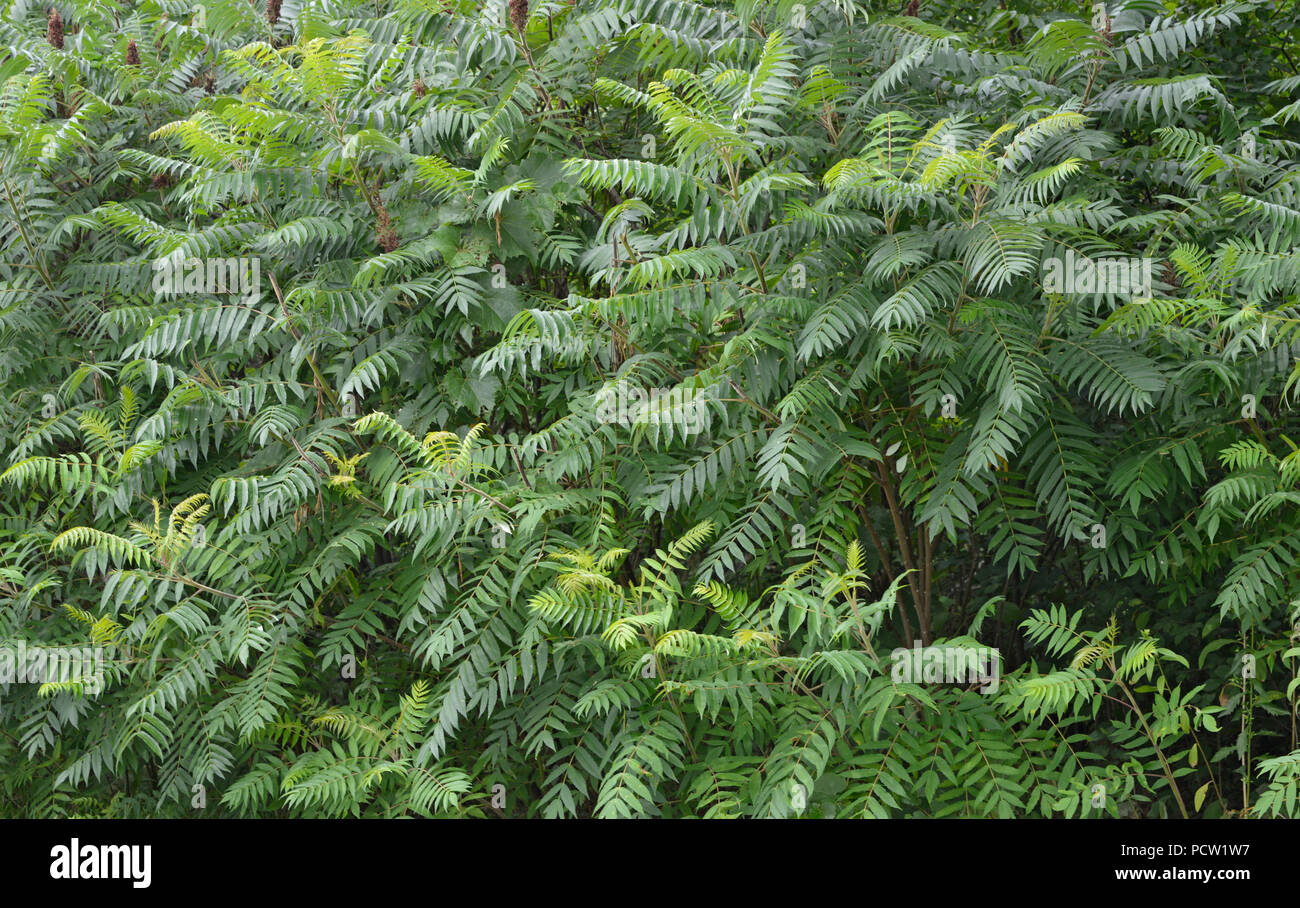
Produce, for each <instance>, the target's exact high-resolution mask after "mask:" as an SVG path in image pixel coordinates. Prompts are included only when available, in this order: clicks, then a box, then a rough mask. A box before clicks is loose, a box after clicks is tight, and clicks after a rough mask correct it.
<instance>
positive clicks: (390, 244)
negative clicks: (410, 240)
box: [375, 205, 398, 252]
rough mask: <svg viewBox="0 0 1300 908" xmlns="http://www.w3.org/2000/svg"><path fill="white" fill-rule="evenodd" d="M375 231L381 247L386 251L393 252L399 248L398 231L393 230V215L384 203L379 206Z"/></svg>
mask: <svg viewBox="0 0 1300 908" xmlns="http://www.w3.org/2000/svg"><path fill="white" fill-rule="evenodd" d="M375 233H376V239H377V240H378V241H379V248H380V249H382V250H384V251H385V252H392V251H393V250H394V249H396V248H397V246H398V241H397V231H395V230H393V217H392V215H390V214H389V213H388V209H387V208H385V207H384V206H382V205H380V206H379V217H378V221H377V223H376V224H375Z"/></svg>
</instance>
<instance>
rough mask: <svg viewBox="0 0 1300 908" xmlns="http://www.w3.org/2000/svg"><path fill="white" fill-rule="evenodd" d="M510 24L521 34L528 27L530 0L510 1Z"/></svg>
mask: <svg viewBox="0 0 1300 908" xmlns="http://www.w3.org/2000/svg"><path fill="white" fill-rule="evenodd" d="M510 24H511V25H513V26H514V27H515V31H517V32H519V34H521V35H522V34H523V33H524V29H525V28H527V27H528V0H510Z"/></svg>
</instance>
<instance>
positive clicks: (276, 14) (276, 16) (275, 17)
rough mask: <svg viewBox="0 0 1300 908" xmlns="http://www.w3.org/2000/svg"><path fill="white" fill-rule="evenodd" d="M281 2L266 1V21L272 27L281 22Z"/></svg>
mask: <svg viewBox="0 0 1300 908" xmlns="http://www.w3.org/2000/svg"><path fill="white" fill-rule="evenodd" d="M280 3H281V0H266V21H267V22H270V23H271V24H272V25H275V23H277V22H279V21H280Z"/></svg>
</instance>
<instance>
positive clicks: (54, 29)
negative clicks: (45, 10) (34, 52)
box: [45, 7, 63, 50]
mask: <svg viewBox="0 0 1300 908" xmlns="http://www.w3.org/2000/svg"><path fill="white" fill-rule="evenodd" d="M45 40H46V41H49V42H50V47H53V48H55V49H56V50H63V17H62V16H60V15H59V11H58V10H57V9H55V8H54V7H50V15H49V26H48V27H47V28H46V29H45Z"/></svg>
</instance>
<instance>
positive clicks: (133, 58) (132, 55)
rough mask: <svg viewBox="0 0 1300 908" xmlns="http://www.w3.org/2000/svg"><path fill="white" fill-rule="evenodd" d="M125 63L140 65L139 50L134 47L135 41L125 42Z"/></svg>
mask: <svg viewBox="0 0 1300 908" xmlns="http://www.w3.org/2000/svg"><path fill="white" fill-rule="evenodd" d="M126 65H127V66H139V65H140V51H139V50H138V49H137V48H136V46H135V41H128V42H127V43H126Z"/></svg>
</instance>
